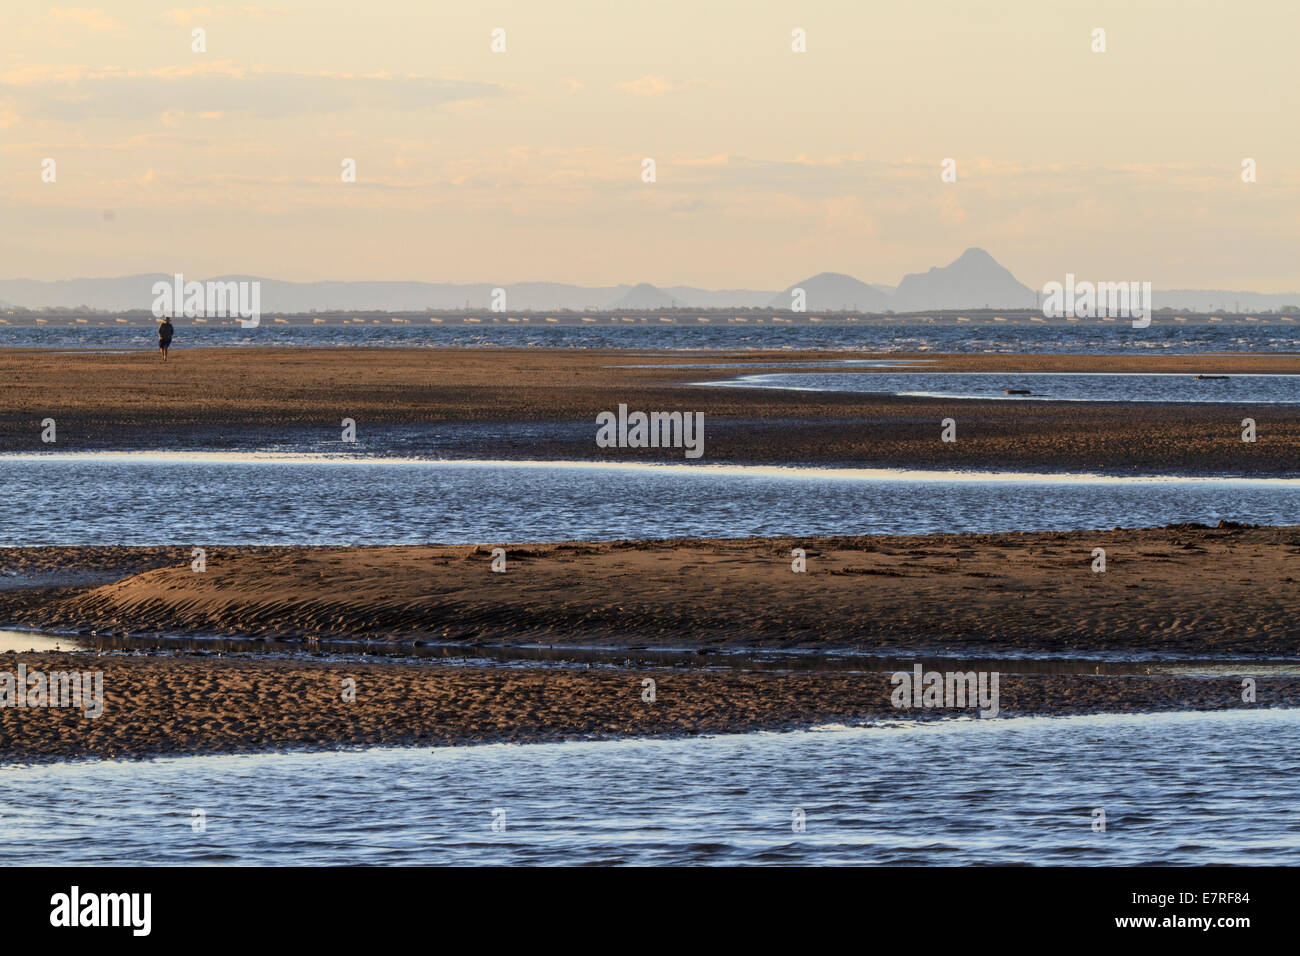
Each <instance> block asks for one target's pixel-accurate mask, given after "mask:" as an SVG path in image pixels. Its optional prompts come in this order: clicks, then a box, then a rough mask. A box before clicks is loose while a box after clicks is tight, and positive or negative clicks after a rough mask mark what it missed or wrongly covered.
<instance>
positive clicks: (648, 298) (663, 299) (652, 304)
mask: <svg viewBox="0 0 1300 956" xmlns="http://www.w3.org/2000/svg"><path fill="white" fill-rule="evenodd" d="M609 307H610V308H611V309H614V310H619V309H627V310H635V309H681V308H685V304H684V303H683V302H682V301H681V300H680V299H676V298H674V297H673V296H671V295H669V294H668V293H667V292H665V291H664V290H663V289H656V288H655V287H654V286H652V285H650V283H648V282H642V283H640V284H639V285H634V286H633V287H632V288H630V289H628V290H627V292H625V293H624V294H623V295H621V296H619V297H618V298H617V299H615V300H614V301H613V302H611V303H610V304H609Z"/></svg>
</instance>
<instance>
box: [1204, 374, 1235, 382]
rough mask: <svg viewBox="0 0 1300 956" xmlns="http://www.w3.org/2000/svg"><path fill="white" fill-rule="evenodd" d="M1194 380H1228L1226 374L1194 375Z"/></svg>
mask: <svg viewBox="0 0 1300 956" xmlns="http://www.w3.org/2000/svg"><path fill="white" fill-rule="evenodd" d="M1196 380H1197V381H1198V382H1226V381H1227V380H1228V376H1226V375H1198V376H1196Z"/></svg>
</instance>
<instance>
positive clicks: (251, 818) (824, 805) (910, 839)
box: [0, 710, 1300, 878]
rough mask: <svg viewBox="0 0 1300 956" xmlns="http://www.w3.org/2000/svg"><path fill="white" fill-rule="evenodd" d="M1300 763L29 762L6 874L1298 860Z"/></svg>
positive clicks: (965, 752)
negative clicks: (128, 868)
mask: <svg viewBox="0 0 1300 956" xmlns="http://www.w3.org/2000/svg"><path fill="white" fill-rule="evenodd" d="M1297 753H1300V710H1263V711H1259V710H1252V711H1239V712H1229V713H1222V712H1220V713H1213V714H1196V713H1192V714H1159V715H1146V716H1093V717H1064V718H1014V719H993V720H954V721H936V722H926V723H916V724H905V725H902V726H897V725H890V726H879V727H868V728H856V729H847V728H841V729H825V730H816V731H807V732H797V733H787V734H749V735H743V736H739V735H738V736H722V737H713V738H700V739H693V740H664V741H656V740H639V741H638V740H632V741H616V742H590V743H565V744H533V745H524V746H520V745H488V746H478V747H464V748H442V749H391V748H390V749H379V750H367V751H358V752H343V753H329V754H271V755H259V756H235V757H182V758H167V759H161V760H155V761H149V762H144V763H128V762H117V761H105V762H94V763H75V764H62V765H56V766H38V767H7V768H0V863H3V864H6V865H13V864H23V863H37V862H39V863H46V864H108V863H122V864H178V863H205V864H271V865H273V864H290V863H299V864H320V865H330V864H642V865H667V864H830V865H834V864H876V863H897V864H937V865H950V866H963V865H972V864H1091V865H1118V864H1146V863H1165V864H1176V865H1204V864H1253V865H1261V864H1277V865H1296V864H1297V863H1300V818H1297V816H1296V814H1295V812H1294V808H1295V805H1296V802H1297V798H1300V774H1297V772H1296V771H1297V770H1298V769H1300V766H1297V765H1298V764H1300V758H1298V757H1297V756H1296V754H1297ZM1096 809H1101V810H1104V811H1105V820H1106V829H1105V832H1098V831H1094V829H1093V823H1094V820H1095V819H1097V818H1096V817H1095V816H1094V810H1096ZM195 810H201V811H203V819H204V824H205V829H204V830H203V831H202V832H196V831H195V827H194V821H195V819H196V816H195V814H194V811H195ZM796 811H802V812H803V814H804V820H805V826H806V829H805V831H804V832H795V829H794V822H795V820H796V816H797V814H796ZM502 812H503V814H504V816H502ZM494 820H495V821H498V823H499V822H501V821H503V822H504V830H500V829H498V830H494V829H493V823H494ZM973 878H975V877H973Z"/></svg>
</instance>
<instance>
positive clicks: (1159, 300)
mask: <svg viewBox="0 0 1300 956" xmlns="http://www.w3.org/2000/svg"><path fill="white" fill-rule="evenodd" d="M1054 278H1056V277H1054ZM1059 278H1060V279H1063V278H1064V276H1061V277H1059ZM1080 278H1081V279H1089V280H1103V279H1108V277H1106V276H1080ZM1114 278H1115V279H1116V281H1118V280H1121V279H1125V278H1129V277H1123V276H1119V277H1114ZM171 279H172V277H171V276H169V275H164V274H162V273H154V274H145V275H133V276H120V277H117V278H111V279H62V280H58V281H54V282H40V281H36V280H32V279H0V308H8V309H14V308H26V309H54V308H63V309H94V310H102V311H109V312H127V311H135V310H140V311H148V310H149V309H151V308H152V305H153V291H152V290H153V285H154V283H155V282H159V281H163V282H170V281H171ZM186 279H187V280H194V279H200V280H205V279H211V280H216V281H219V282H231V281H234V282H239V281H259V282H261V310H262V313H263V314H267V313H277V312H278V313H286V314H287V313H304V312H348V311H356V312H369V311H381V312H420V311H454V310H461V309H467V310H468V309H473V310H486V309H488V308H490V307H491V305H492V301H493V290H494V289H496V288H503V289H505V292H506V308H507V310H508V311H512V312H529V311H532V312H546V311H560V310H572V311H578V312H581V311H585V310H596V311H623V310H626V311H629V312H633V311H665V310H671V309H733V308H734V309H763V308H772V309H781V310H793V309H795V308H797V295H798V290H802V298H803V306H804V310H805V311H807V312H812V313H817V312H866V313H881V312H926V311H939V310H953V309H958V310H960V309H984V308H989V309H1036V308H1038V295H1037V294H1036V293H1035V290H1033V289H1031V288H1029V287H1028V286H1026V285H1023V284H1022V283H1020V282H1019V281H1017V279H1016V277H1015V276H1013V275H1012V274H1011V273H1010V272H1009V271H1008V270H1007V269H1006V268H1005V267H1003V266H1002V265H1000V264H998V262H997V260H995V259H994V258H993V257H992V256H991V255H989V254H988V253H987V252H985V251H984V250H983V249H975V248H971V249H967V250H966V251H965V252H963V253H962V254H961V255H960V256H958V257H957V259H956V260H954V261H953V262H951V263H949V264H948V265H946V266H938V267H935V268H932V269H929V270H928V271H926V272H912V273H909V274H907V275H905V276H903V279H902V281H901V282H899V284H898V286H897V288H893V287H890V286H886V285H879V284H874V283H867V282H863V281H862V280H860V279H856V278H854V277H853V276H849V275H844V274H843V273H838V272H822V273H820V274H818V275H815V276H810V277H809V278H807V279H804V280H803V281H801V282H796V283H794V284H793V285H791V286H789V287H787V288H786V289H784V290H783V291H781V292H773V291H771V290H752V289H725V290H717V291H715V290H709V289H697V288H694V287H692V286H670V287H666V288H661V287H658V286H653V285H650V284H648V283H641V284H639V285H616V286H595V287H591V286H578V285H569V284H566V283H560V282H522V283H515V284H512V285H501V286H499V287H498V286H495V285H493V284H492V283H489V282H478V283H470V284H452V283H435V282H284V281H281V280H279V279H263V278H259V277H257V276H244V275H228V276H186ZM1058 281H1059V279H1058ZM1153 299H1154V302H1155V307H1156V308H1173V309H1180V310H1185V311H1188V312H1211V311H1266V310H1270V309H1271V310H1277V309H1280V308H1283V307H1285V306H1292V307H1300V293H1279V294H1267V293H1259V292H1232V291H1215V290H1188V289H1175V290H1171V291H1160V290H1156V291H1155V292H1154V293H1153Z"/></svg>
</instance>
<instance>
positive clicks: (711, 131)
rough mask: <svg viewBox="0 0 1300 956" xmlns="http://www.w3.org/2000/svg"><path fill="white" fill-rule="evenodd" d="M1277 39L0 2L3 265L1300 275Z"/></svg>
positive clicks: (856, 20)
mask: <svg viewBox="0 0 1300 956" xmlns="http://www.w3.org/2000/svg"><path fill="white" fill-rule="evenodd" d="M196 29H199V30H202V31H204V33H203V41H204V46H205V49H204V50H203V51H202V52H199V51H196V50H195V49H194V45H195V39H194V33H193V31H194V30H196ZM1098 29H1100V30H1104V31H1105V34H1104V42H1105V51H1104V52H1094V49H1093V47H1094V46H1095V45H1097V40H1096V37H1095V33H1094V31H1096V30H1098ZM494 30H501V31H504V45H505V49H504V51H503V52H494V50H493V49H492V46H493V31H494ZM795 31H802V36H803V37H804V46H805V51H804V52H797V51H796V50H795V49H794V47H795V46H796V45H797V40H796V35H795ZM1298 31H1300V4H1296V3H1293V2H1291V0H1285V2H1284V0H1272V2H1264V0H1228V2H1211V0H1124V2H1108V0H1098V2H1086V3H1085V2H1055V0H998V2H996V3H985V2H978V0H944V2H927V0H909V2H906V3H863V2H861V0H848V2H838V0H823V2H817V0H806V2H800V3H796V2H773V0H745V2H729V0H719V2H710V0H655V2H654V3H645V4H636V3H631V2H610V0H591V2H579V0H574V2H567V3H566V2H546V0H529V2H510V3H507V2H493V0H481V2H474V3H444V2H439V0H409V2H408V0H365V2H364V3H361V2H358V0H349V2H338V0H312V2H301V3H298V2H290V0H279V2H277V3H276V4H275V5H273V6H253V5H236V6H206V7H180V6H176V5H174V3H166V2H163V3H156V2H147V0H116V2H105V3H101V4H99V5H98V6H95V7H68V6H58V5H52V4H46V3H30V2H28V3H22V4H17V3H9V4H5V5H4V8H3V11H2V12H0V224H2V228H0V276H2V277H4V278H33V279H62V278H78V277H101V276H113V275H124V274H133V273H141V272H164V273H175V272H184V273H186V274H187V275H189V276H193V277H206V276H212V275H219V274H250V275H258V276H264V277H271V278H278V279H288V280H297V281H313V280H321V279H388V280H400V279H409V280H421V281H431V282H493V283H503V284H504V283H514V282H523V281H538V280H549V281H557V282H574V283H580V284H584V285H614V284H617V283H620V282H628V283H635V282H651V283H654V284H656V285H665V286H666V285H695V286H701V287H704V288H714V289H722V288H753V289H780V288H784V287H785V286H788V285H790V284H791V283H794V282H796V281H799V280H800V279H803V278H805V277H807V276H809V275H812V274H814V273H817V272H822V271H833V272H844V273H848V274H850V275H853V276H856V277H857V278H860V279H862V280H864V281H867V282H878V283H885V284H889V285H893V284H896V283H897V282H898V280H899V279H900V278H901V276H902V275H903V274H904V273H907V272H914V271H924V270H925V269H926V268H928V267H930V266H933V265H943V264H946V263H948V262H949V261H951V260H952V259H954V258H956V257H957V256H958V255H959V254H960V253H961V252H962V250H964V249H965V248H967V247H969V246H980V247H982V248H984V249H986V250H987V251H989V252H990V253H991V254H992V255H993V256H994V257H995V258H997V259H998V261H1000V262H1001V263H1002V264H1003V265H1005V266H1007V267H1008V268H1009V269H1011V271H1012V272H1013V273H1014V274H1015V275H1016V277H1017V278H1019V279H1020V280H1021V281H1022V282H1025V283H1026V284H1028V285H1031V286H1034V287H1041V286H1042V284H1043V283H1045V282H1048V281H1052V280H1057V281H1060V280H1062V279H1063V278H1064V276H1065V274H1066V273H1067V272H1071V273H1074V274H1075V275H1077V276H1079V277H1080V278H1084V279H1089V280H1094V281H1150V282H1152V283H1153V285H1154V286H1155V287H1156V288H1198V289H1208V288H1219V289H1242V290H1254V291H1260V292H1284V291H1297V290H1300V123H1298V122H1297V118H1300V80H1297V76H1296V69H1295V59H1294V39H1293V38H1294V36H1295V35H1296V33H1297V32H1298ZM498 37H500V34H498ZM498 45H499V44H498ZM647 159H650V160H653V161H654V181H653V182H647V181H645V177H644V174H643V170H644V162H645V160H647ZM1247 159H1251V160H1253V161H1254V163H1255V180H1256V181H1255V182H1243V167H1242V163H1243V161H1244V160H1247ZM48 160H53V166H52V167H51V166H50V165H49V164H48V162H47V161H48ZM346 160H352V161H354V162H355V169H356V177H355V178H356V181H355V182H344V181H343V180H344V175H343V168H344V163H345V161H346ZM945 160H953V161H954V164H955V166H954V168H955V172H956V181H955V182H945V181H944V179H943V177H942V175H941V174H942V172H943V168H944V161H945ZM51 172H52V178H53V181H47V180H48V179H49V178H51V175H50V174H51Z"/></svg>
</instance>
